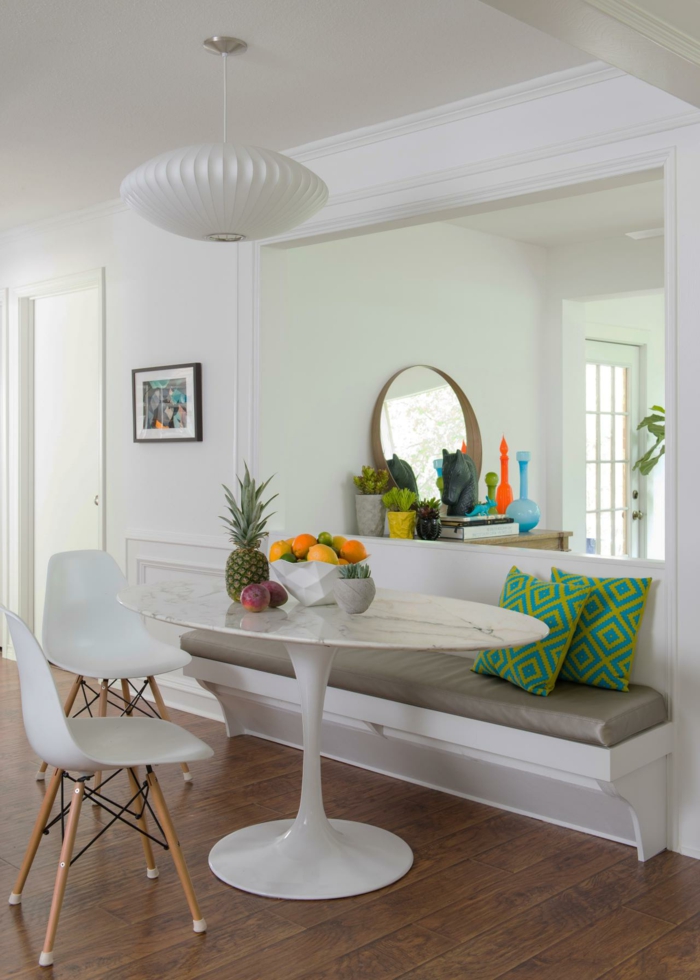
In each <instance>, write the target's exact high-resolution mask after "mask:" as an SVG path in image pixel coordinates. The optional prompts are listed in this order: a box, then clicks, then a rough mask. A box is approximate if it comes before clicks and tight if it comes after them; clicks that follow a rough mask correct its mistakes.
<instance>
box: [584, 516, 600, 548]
mask: <svg viewBox="0 0 700 980" xmlns="http://www.w3.org/2000/svg"><path fill="white" fill-rule="evenodd" d="M597 524H598V518H597V516H596V514H586V554H587V555H595V554H596V545H597V543H598V541H597V537H598V531H597V529H596V528H597Z"/></svg>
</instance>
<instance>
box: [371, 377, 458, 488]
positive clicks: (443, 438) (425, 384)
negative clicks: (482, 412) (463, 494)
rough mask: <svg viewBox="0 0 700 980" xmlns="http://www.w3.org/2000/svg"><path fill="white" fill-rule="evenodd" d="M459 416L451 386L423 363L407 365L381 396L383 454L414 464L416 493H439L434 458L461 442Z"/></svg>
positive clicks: (452, 449)
mask: <svg viewBox="0 0 700 980" xmlns="http://www.w3.org/2000/svg"><path fill="white" fill-rule="evenodd" d="M466 438H467V435H466V428H465V425H464V416H463V414H462V409H461V406H460V404H459V401H458V399H457V396H456V394H455V393H454V391H453V390H452V388H451V387H450V385H449V384H448V383H447V382H446V381H445V380H443V378H441V377H440V375H439V374H436V373H435V371H433V370H431V368H427V367H413V368H408V370H406V371H404V372H403V373H402V374H400V375H399V376H398V378H396V379H395V380H394V381H393V382H392V384H391V387H390V388H389V391H388V392H387V394H386V397H385V398H384V406H383V408H382V415H381V439H382V449H383V451H384V457H385V458H386V459H391V457H392V456H393V455H394V453H396V455H397V456H399V457H400V458H401V459H405V460H406V461H407V462H408V463H409V464H410V466H411V467H412V468H413V472H414V473H415V474H416V482H417V484H418V494H419V496H420V497H435V496H439V493H438V489H437V485H436V483H435V480H436V478H437V473H436V471H435V467H434V466H433V460H434V459H437V458H438V457H440V456H442V450H443V449H447V450H449V451H450V452H454V450H455V449H460V448H461V446H462V443H463V442H465V441H466Z"/></svg>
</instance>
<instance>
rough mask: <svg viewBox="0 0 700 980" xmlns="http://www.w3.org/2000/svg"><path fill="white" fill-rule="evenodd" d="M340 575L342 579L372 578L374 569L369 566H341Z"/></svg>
mask: <svg viewBox="0 0 700 980" xmlns="http://www.w3.org/2000/svg"><path fill="white" fill-rule="evenodd" d="M338 575H339V577H340V578H341V579H348V578H372V569H371V568H370V567H369V565H360V564H359V563H358V564H356V565H341V566H340V568H339V569H338Z"/></svg>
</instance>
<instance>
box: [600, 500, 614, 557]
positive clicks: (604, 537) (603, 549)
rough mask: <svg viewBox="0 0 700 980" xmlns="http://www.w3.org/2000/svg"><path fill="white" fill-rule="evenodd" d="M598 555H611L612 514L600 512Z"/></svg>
mask: <svg viewBox="0 0 700 980" xmlns="http://www.w3.org/2000/svg"><path fill="white" fill-rule="evenodd" d="M598 554H599V555H612V512H611V511H609V510H604V511H601V514H600V547H599V549H598Z"/></svg>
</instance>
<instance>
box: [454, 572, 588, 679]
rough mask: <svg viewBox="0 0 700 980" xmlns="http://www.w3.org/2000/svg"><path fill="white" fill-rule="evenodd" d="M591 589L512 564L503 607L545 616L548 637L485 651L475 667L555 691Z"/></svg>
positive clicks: (504, 591)
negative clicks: (560, 582) (548, 579)
mask: <svg viewBox="0 0 700 980" xmlns="http://www.w3.org/2000/svg"><path fill="white" fill-rule="evenodd" d="M589 592H590V589H588V588H580V587H578V588H571V587H569V586H567V585H558V584H552V583H550V582H540V580H539V579H536V578H534V577H533V576H532V575H527V574H526V573H525V572H521V571H520V569H519V568H516V567H513V568H511V570H510V572H509V573H508V578H507V579H506V583H505V585H504V586H503V593H502V595H501V599H500V602H499V605H500V606H501V608H503V609H514V610H515V611H516V612H520V613H525V615H526V616H534V617H535V619H540V620H541V621H542V622H543V623H545V624H546V625H547V626H548V627H549V636H547V637H546V638H545V639H544V640H539V641H538V642H537V643H528V644H527V645H526V646H523V647H508V648H507V649H505V650H484V651H483V652H482V653H480V654H479V656H478V657H477V659H476V662H475V663H474V666H473V667H472V670H473V671H475V672H476V673H477V674H491V675H493V676H494V677H502V678H503V679H504V680H507V681H510V683H511V684H515V685H516V686H517V687H522V689H523V690H524V691H529V692H530V694H538V695H540V696H541V697H546V696H547V695H548V694H551V692H552V689H553V687H554V685H555V683H556V680H557V677H558V676H559V671H560V670H561V665H562V664H563V662H564V657H565V656H566V651H567V650H568V649H569V644H570V643H571V638H572V636H573V635H574V630H575V629H576V624H577V622H578V618H579V616H580V615H581V610H582V609H583V607H584V605H585V603H586V600H587V599H588V595H589Z"/></svg>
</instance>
